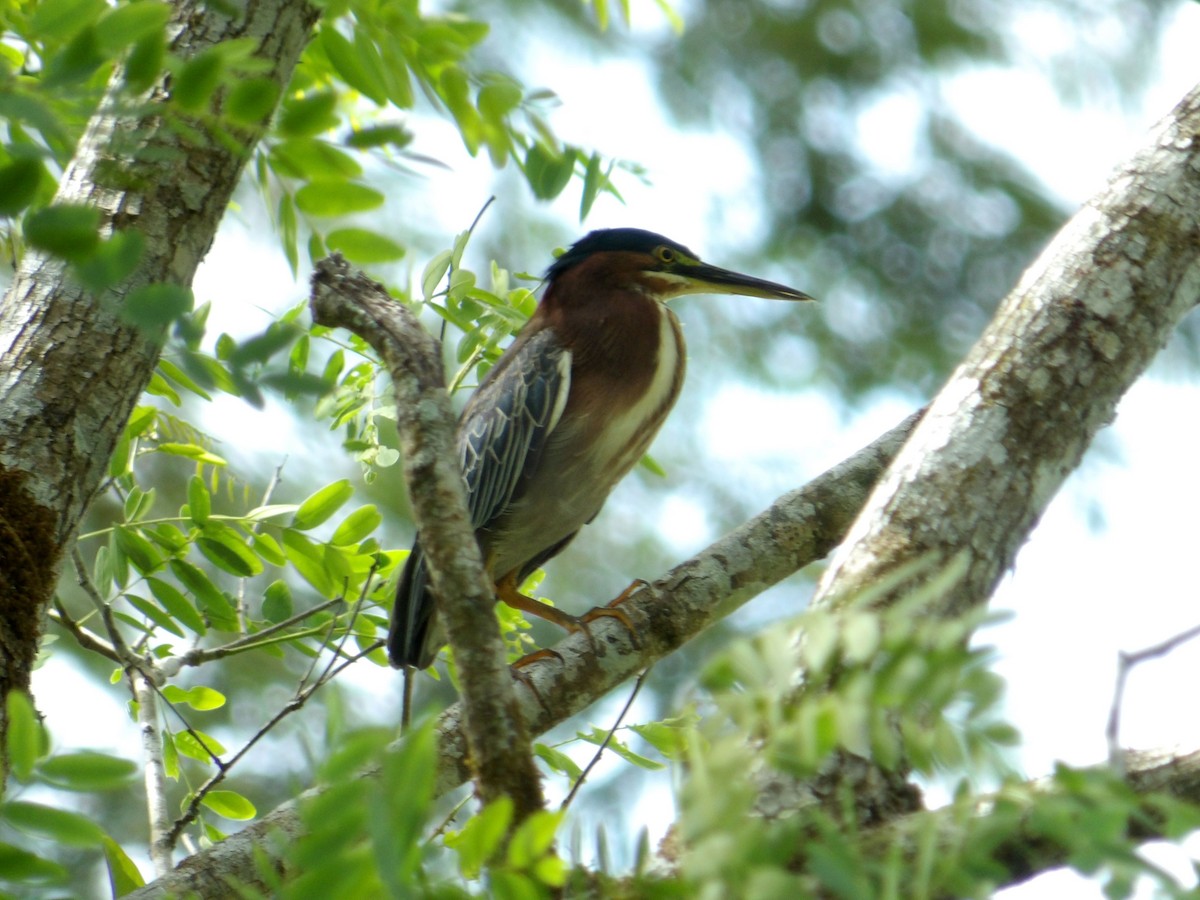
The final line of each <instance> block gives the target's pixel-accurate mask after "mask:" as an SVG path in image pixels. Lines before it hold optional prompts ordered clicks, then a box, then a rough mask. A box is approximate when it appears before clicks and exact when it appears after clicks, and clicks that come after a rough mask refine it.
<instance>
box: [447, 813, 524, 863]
mask: <svg viewBox="0 0 1200 900" xmlns="http://www.w3.org/2000/svg"><path fill="white" fill-rule="evenodd" d="M512 817H513V803H512V798H511V797H508V796H503V797H500V798H499V799H497V800H495V801H493V802H491V803H489V804H488V805H487V806H485V807H484V808H483V809H482V810H480V811H479V812H478V813H477V814H476V815H474V816H472V817H471V818H470V819H469V820H468V821H467V824H466V825H465V826H463V829H462V831H459V832H457V833H448V834H447V835H446V846H447V847H450V848H451V849H453V850H455V851H457V853H458V867H459V869H460V870H461V871H462V873H463V875H464V876H465V877H467V878H477V877H479V873H480V871H481V870H482V869H483V866H484V864H485V863H487V861H488V860H490V859H491V858H492V856H494V855H495V853H496V852H497V851H498V850H499V849H500V843H501V841H503V840H504V835H505V834H506V833H507V831H508V826H509V823H510V822H512Z"/></svg>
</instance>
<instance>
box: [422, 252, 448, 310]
mask: <svg viewBox="0 0 1200 900" xmlns="http://www.w3.org/2000/svg"><path fill="white" fill-rule="evenodd" d="M452 258H453V253H452V252H451V251H449V250H443V251H442V252H441V253H439V254H438V255H437V256H435V257H434V258H433V259H431V260H430V261H429V262H428V263H426V265H425V271H424V272H422V273H421V293H422V294H423V295H424V297H425V302H426V303H428V302H429V301H430V300H431V299H433V295H434V293H435V292H436V291H437V287H438V285H439V284H441V283H442V279H443V278H445V277H446V273H447V272H448V271H449V270H450V260H451V259H452Z"/></svg>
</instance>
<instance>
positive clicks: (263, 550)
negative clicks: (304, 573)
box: [250, 534, 287, 566]
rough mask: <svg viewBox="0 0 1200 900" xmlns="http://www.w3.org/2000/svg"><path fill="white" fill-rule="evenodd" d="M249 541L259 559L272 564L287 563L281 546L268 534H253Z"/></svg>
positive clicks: (281, 564) (280, 564)
mask: <svg viewBox="0 0 1200 900" xmlns="http://www.w3.org/2000/svg"><path fill="white" fill-rule="evenodd" d="M250 541H251V543H252V544H253V546H254V552H255V553H257V554H258V556H259V558H260V559H262V560H265V561H266V562H269V563H270V564H271V565H273V566H284V565H287V557H286V556H284V554H283V548H282V547H280V546H279V542H278V541H277V540H275V538H273V537H271V536H270V535H269V534H253V535H251V536H250Z"/></svg>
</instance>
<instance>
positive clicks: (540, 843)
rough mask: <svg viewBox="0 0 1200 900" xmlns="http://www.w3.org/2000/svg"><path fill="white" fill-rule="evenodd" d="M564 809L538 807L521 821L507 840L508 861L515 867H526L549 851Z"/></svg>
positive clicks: (564, 813) (564, 812) (564, 811)
mask: <svg viewBox="0 0 1200 900" xmlns="http://www.w3.org/2000/svg"><path fill="white" fill-rule="evenodd" d="M564 815H566V810H561V809H560V810H555V811H554V812H550V811H549V810H545V809H540V810H538V811H537V812H535V813H533V815H531V816H529V817H528V818H526V819H525V821H524V822H522V823H521V824H520V825H519V826H518V827H517V830H516V831H515V832H514V833H513V836H512V839H511V840H510V841H509V842H508V863H509V865H511V866H512V867H513V868H515V869H527V868H529V867H530V866H532V865H533V864H534V863H535V862H537V860H539V859H541V857H543V856H545V855H546V853H548V852H550V850H551V848H552V847H553V846H554V837H555V834H556V832H557V831H558V826H559V823H560V822H562V819H563V816H564Z"/></svg>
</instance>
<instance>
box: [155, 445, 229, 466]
mask: <svg viewBox="0 0 1200 900" xmlns="http://www.w3.org/2000/svg"><path fill="white" fill-rule="evenodd" d="M154 449H155V450H157V451H158V452H159V453H169V454H170V455H172V456H186V457H187V458H188V459H194V460H196V461H197V462H202V463H208V464H209V465H212V466H223V465H225V460H223V459H222V458H221V457H219V456H217V455H216V454H215V453H210V452H209V451H208V450H205V449H204V448H203V447H200V446H198V445H196V444H179V443H175V442H173V441H165V442H163V443H161V444H159V445H158V446H157V447H155V448H154Z"/></svg>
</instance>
